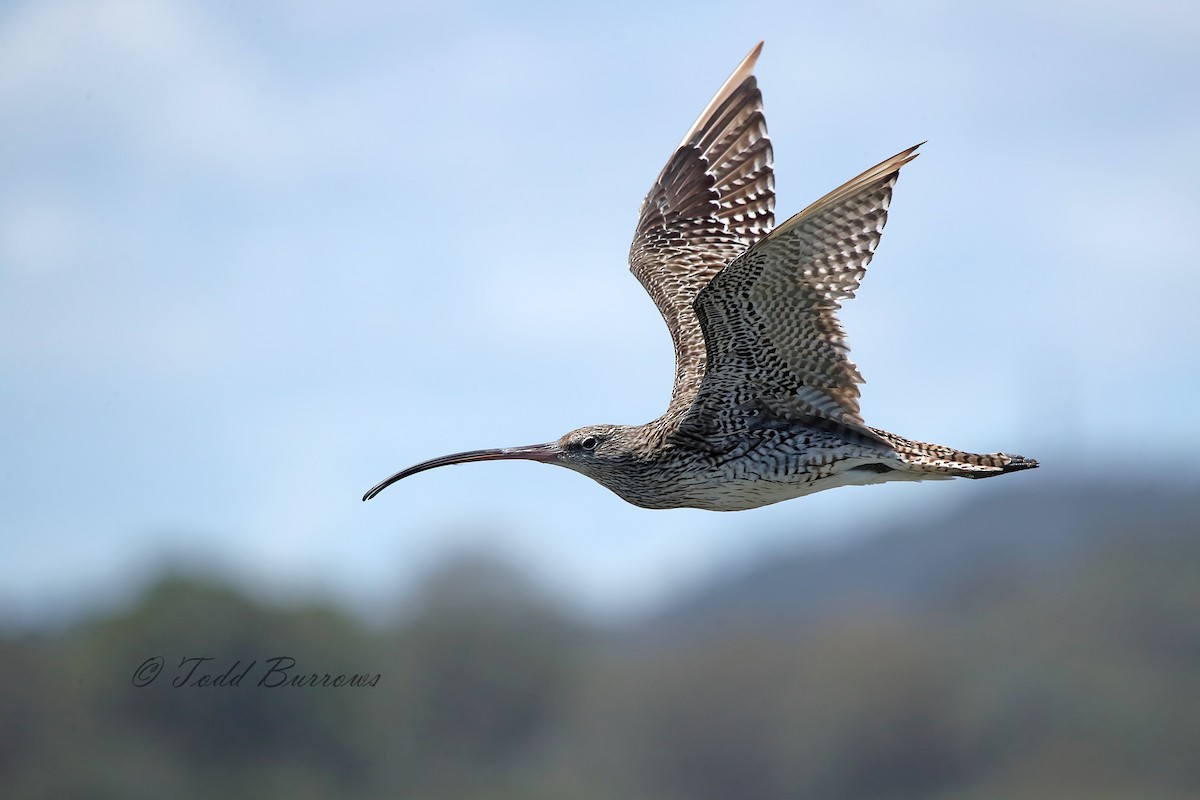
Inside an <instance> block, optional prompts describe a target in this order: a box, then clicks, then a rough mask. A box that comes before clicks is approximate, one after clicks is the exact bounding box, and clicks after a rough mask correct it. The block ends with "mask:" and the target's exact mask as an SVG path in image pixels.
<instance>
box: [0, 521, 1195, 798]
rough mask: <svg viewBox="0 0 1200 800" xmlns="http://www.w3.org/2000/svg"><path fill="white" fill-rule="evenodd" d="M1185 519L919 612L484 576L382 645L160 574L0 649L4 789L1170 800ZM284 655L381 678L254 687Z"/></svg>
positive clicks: (1179, 794)
mask: <svg viewBox="0 0 1200 800" xmlns="http://www.w3.org/2000/svg"><path fill="white" fill-rule="evenodd" d="M1018 502H1019V501H1018ZM1191 502H1192V503H1193V505H1195V501H1191ZM1059 510H1060V511H1061V508H1060V509H1059ZM967 518H969V515H968V516H967ZM1198 519H1200V514H1191V515H1180V514H1178V513H1174V514H1173V515H1172V517H1171V518H1169V519H1157V520H1155V521H1154V524H1153V525H1151V524H1150V523H1149V522H1148V523H1147V524H1146V525H1144V526H1138V527H1137V528H1132V527H1129V526H1126V527H1124V528H1123V529H1121V530H1105V531H1103V532H1101V531H1100V529H1099V527H1096V526H1098V525H1099V523H1089V524H1092V525H1093V527H1095V529H1096V531H1097V533H1096V535H1095V539H1094V541H1093V542H1092V543H1090V544H1088V543H1085V544H1084V545H1083V546H1081V547H1079V548H1077V549H1076V550H1073V551H1072V552H1071V553H1070V554H1069V556H1064V557H1061V558H1060V559H1059V562H1058V563H1057V565H1056V566H1055V568H1054V569H1041V568H1039V569H1015V570H1007V569H999V570H997V569H987V570H984V571H983V572H975V573H971V572H967V571H964V570H965V569H966V568H965V567H964V566H963V563H965V562H962V560H961V559H960V560H950V561H952V562H953V563H949V565H948V566H947V567H946V569H947V570H951V571H956V572H955V574H956V576H957V578H958V579H957V580H945V581H943V585H944V587H945V588H944V590H942V591H940V592H938V593H933V594H930V592H929V591H928V587H927V586H926V587H925V589H924V590H923V593H922V595H921V602H919V603H917V602H913V603H905V602H901V600H902V599H903V597H906V596H908V595H907V594H904V593H903V592H901V593H900V594H897V595H896V597H897V598H900V599H899V600H887V601H886V602H885V601H883V600H881V599H880V597H881V596H879V595H876V596H870V597H868V596H866V595H863V594H862V593H857V592H855V591H850V590H848V589H847V588H846V587H847V586H849V585H850V583H848V581H849V580H850V579H849V578H846V579H845V580H843V581H842V582H841V583H840V584H839V583H838V581H837V580H836V575H833V576H828V579H829V581H830V585H831V586H834V587H835V590H831V591H830V593H828V594H827V595H823V597H824V598H825V600H823V601H822V600H821V599H820V597H810V600H812V601H813V602H815V603H817V605H818V608H817V610H816V611H814V609H813V608H811V607H810V608H805V609H796V612H795V614H793V615H790V616H789V615H788V614H786V613H783V614H781V611H780V609H781V605H780V603H779V602H778V601H773V602H772V604H771V608H770V609H769V610H764V611H763V612H762V613H761V614H758V615H756V614H755V613H754V612H753V609H751V608H750V607H749V606H746V605H743V606H742V607H739V609H738V613H737V614H728V613H722V612H721V609H719V608H716V607H706V610H704V612H703V614H701V615H700V617H696V616H694V615H693V616H692V617H691V618H689V621H688V624H687V625H686V626H673V625H672V624H671V623H669V622H660V623H658V624H656V625H651V626H643V627H642V628H641V629H640V630H635V629H633V628H631V629H629V630H626V631H618V632H616V633H613V632H611V631H609V632H604V633H601V632H599V631H593V630H590V629H588V628H586V627H585V626H582V625H580V624H578V623H572V622H570V621H568V620H567V619H566V618H565V617H564V616H563V615H562V614H561V613H559V611H558V610H557V609H556V608H555V607H554V606H553V604H551V603H549V602H548V601H547V600H545V599H544V598H542V597H540V596H539V595H538V594H537V593H536V592H535V591H533V590H532V589H531V588H530V587H529V586H527V585H526V584H525V583H524V582H523V581H522V580H521V579H520V578H519V577H517V576H515V575H513V574H512V573H511V572H509V571H506V570H505V569H504V568H502V567H500V566H498V565H496V564H492V563H489V562H481V561H478V560H476V561H464V562H462V563H459V564H456V565H451V566H450V567H449V568H447V569H446V570H445V571H443V572H442V573H441V574H440V575H438V576H436V577H435V578H434V579H432V580H431V581H430V583H429V585H428V586H427V587H426V591H425V592H424V594H423V596H422V597H423V599H422V601H421V603H420V604H419V605H418V606H417V607H416V608H415V609H414V610H413V612H412V613H411V614H410V615H409V616H407V617H406V618H404V619H403V620H402V621H400V622H397V623H395V624H394V625H393V626H392V627H390V628H387V629H378V628H370V627H368V626H365V625H363V624H361V623H359V622H358V621H356V620H354V619H352V618H349V617H346V616H345V615H343V614H340V613H338V612H335V611H333V610H331V609H329V608H323V607H317V606H310V607H302V608H280V607H270V606H266V605H263V604H261V603H259V602H255V601H253V600H251V599H249V598H248V597H247V596H245V595H243V594H241V593H239V592H237V591H234V590H232V589H230V588H228V587H223V586H219V585H213V584H210V583H206V582H204V581H199V580H196V579H194V578H191V579H189V578H181V577H168V578H165V579H164V580H163V581H162V582H160V583H159V584H158V585H157V586H155V587H154V588H153V589H152V590H151V591H149V592H148V593H147V594H146V595H145V596H144V597H142V598H141V600H140V602H139V603H138V604H137V605H136V607H134V608H132V609H131V610H129V611H128V612H126V613H122V614H118V615H114V616H111V617H109V618H105V619H101V620H96V621H91V622H88V623H84V624H80V625H79V626H78V627H76V628H74V629H71V630H68V631H65V632H59V633H56V634H44V635H41V636H25V637H9V638H0V675H2V680H0V796H3V797H5V798H14V799H22V798H50V797H54V798H73V797H80V798H83V797H87V798H106V797H112V798H123V799H124V798H141V797H145V798H151V797H153V798H158V797H175V798H184V799H185V800H187V798H200V797H212V796H224V797H230V798H261V797H267V796H286V797H289V798H307V797H314V798H315V797H329V796H337V797H341V798H357V797H362V798H367V797H372V798H373V797H381V796H394V797H404V798H413V799H414V800H474V799H475V798H478V799H479V800H484V799H485V798H486V800H506V799H507V798H513V799H514V800H515V799H516V798H522V800H540V799H541V798H545V799H546V800H550V798H562V797H571V798H579V799H580V800H607V799H608V798H614V799H615V798H621V799H622V800H639V799H641V798H646V799H647V800H648V799H649V798H655V799H656V800H675V799H676V798H677V799H678V800H683V798H689V799H695V800H708V799H711V800H717V798H738V799H739V800H774V799H775V798H796V797H814V798H823V799H826V798H827V799H829V800H839V799H842V800H850V799H851V798H853V799H854V800H909V799H910V798H911V799H913V800H915V799H916V798H922V800H951V799H952V798H953V800H1000V798H1003V799H1004V800H1058V799H1059V798H1062V797H1089V798H1093V799H1094V800H1110V798H1111V800H1117V798H1122V799H1123V798H1128V797H1137V798H1141V799H1142V800H1183V798H1194V797H1196V796H1200V759H1197V758H1196V742H1198V741H1200V713H1198V710H1200V708H1198V706H1197V698H1200V578H1198V577H1197V576H1200V535H1197V534H1200V526H1197V525H1196V524H1195V523H1196V521H1197V520H1198ZM956 524H959V523H956ZM1064 524H1065V523H1064ZM976 532H977V531H976ZM1052 533H1053V531H1050V530H1047V532H1046V537H1050V536H1051V534H1052ZM1101 533H1102V534H1103V535H1101ZM959 535H960V536H962V537H970V536H971V535H972V531H971V530H969V529H963V530H960V531H959ZM1023 541H1027V542H1037V541H1039V539H1038V537H1037V536H1026V537H1024V538H1023ZM1014 546H1015V545H1014ZM1031 546H1032V545H1031ZM1036 560H1037V559H1032V561H1031V563H1033V561H1036ZM812 568H813V566H812V564H808V565H807V566H805V569H810V570H811V569H812ZM831 569H833V567H831ZM855 569H857V570H859V573H861V574H867V575H874V574H876V573H874V572H871V571H867V572H862V570H861V569H860V568H859V567H855ZM777 577H778V576H777ZM726 590H727V591H728V587H726ZM898 591H899V590H898ZM907 591H908V590H907V589H905V590H904V592H907ZM710 606H711V604H710ZM697 619H700V620H703V619H707V620H709V624H708V625H699V626H698V625H697V624H696V622H697ZM685 628H686V631H685V633H681V631H684V630H685ZM155 655H161V656H162V657H163V658H164V667H163V670H162V672H161V673H160V674H159V675H158V677H157V679H155V680H154V681H153V682H152V683H151V684H150V685H148V686H144V687H137V686H134V685H133V678H134V675H135V672H136V671H137V670H138V668H139V665H141V664H142V663H143V662H144V661H145V660H146V659H147V658H149V657H151V656H155ZM281 655H286V656H289V657H291V658H293V659H295V662H296V669H295V670H294V672H295V673H296V674H300V673H311V672H313V671H316V672H318V673H321V674H323V673H331V674H335V675H336V674H346V675H350V674H354V673H367V674H375V673H378V674H379V676H380V678H379V682H378V684H377V685H376V686H374V687H345V686H343V687H338V688H334V687H295V686H285V687H279V688H274V689H268V688H262V687H259V686H257V685H256V682H257V680H258V679H259V678H260V677H261V676H262V674H263V673H264V671H265V669H266V667H265V666H264V664H265V661H266V659H270V658H272V657H275V656H281ZM188 656H205V657H211V658H212V659H213V660H212V661H211V662H206V664H212V665H213V667H212V668H211V669H209V668H208V667H204V668H203V669H198V672H197V674H204V673H206V672H207V673H211V674H212V675H213V676H216V675H217V674H220V673H226V672H229V668H230V667H231V666H232V665H235V664H238V663H240V664H241V665H242V666H239V667H238V669H242V668H244V665H246V664H248V663H249V661H251V660H254V661H256V662H257V663H256V665H255V666H254V667H253V669H251V671H249V672H247V675H246V679H245V680H244V682H243V683H242V684H241V685H239V686H237V687H229V686H225V687H220V686H184V687H179V688H177V687H175V686H172V685H171V679H172V678H173V677H175V676H176V675H177V673H178V671H179V670H178V669H177V665H178V661H179V659H181V658H183V657H188ZM235 671H236V670H235Z"/></svg>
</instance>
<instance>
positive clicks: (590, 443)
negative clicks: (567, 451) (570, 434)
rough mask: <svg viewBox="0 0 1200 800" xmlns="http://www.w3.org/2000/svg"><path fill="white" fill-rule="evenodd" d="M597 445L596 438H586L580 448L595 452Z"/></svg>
mask: <svg viewBox="0 0 1200 800" xmlns="http://www.w3.org/2000/svg"><path fill="white" fill-rule="evenodd" d="M596 444H597V442H596V437H595V436H585V437H584V438H583V441H581V442H580V443H579V446H580V447H582V448H583V449H584V450H595V449H596Z"/></svg>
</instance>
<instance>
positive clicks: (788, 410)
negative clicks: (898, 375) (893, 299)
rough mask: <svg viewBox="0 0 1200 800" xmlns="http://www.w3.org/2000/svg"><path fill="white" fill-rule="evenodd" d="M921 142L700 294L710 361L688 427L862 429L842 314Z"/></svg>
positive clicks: (769, 240) (845, 188)
mask: <svg viewBox="0 0 1200 800" xmlns="http://www.w3.org/2000/svg"><path fill="white" fill-rule="evenodd" d="M917 147H920V145H917V146H916V147H911V148H909V149H908V150H905V151H904V152H902V153H898V154H896V155H895V156H893V157H892V158H889V159H887V160H886V161H883V162H881V163H879V164H877V165H876V166H874V167H872V168H871V169H869V170H867V171H866V172H864V173H862V174H861V175H859V176H858V177H856V178H854V179H853V180H850V181H848V182H846V183H845V184H843V185H842V186H839V187H838V188H837V189H834V190H833V191H832V192H830V193H829V194H827V195H825V196H824V197H822V198H821V199H820V200H818V201H816V202H815V203H813V204H812V205H810V206H808V208H806V209H804V210H803V211H801V212H800V213H799V214H796V215H795V216H793V217H791V218H790V219H788V220H787V221H786V222H784V223H783V224H781V225H780V226H779V227H778V228H776V229H774V230H773V231H771V232H770V233H769V234H768V235H767V236H766V237H764V238H762V239H761V240H760V241H759V242H757V243H756V244H755V245H754V246H753V247H751V248H750V249H749V250H747V251H746V252H744V253H743V254H742V255H740V256H739V257H738V258H737V259H736V260H735V261H733V262H732V263H731V264H729V266H727V267H726V268H725V269H724V270H722V271H721V272H719V273H718V274H717V275H716V276H715V277H714V278H713V279H712V281H711V282H709V283H708V284H707V285H706V286H705V287H704V288H703V289H702V290H701V291H700V292H699V293H698V294H697V297H696V301H695V311H696V315H697V320H698V321H699V324H700V327H701V329H702V331H703V334H704V338H705V343H706V353H707V363H706V369H705V374H704V378H703V381H702V383H701V386H700V389H699V392H698V394H697V397H696V399H695V402H694V403H693V405H692V407H691V408H690V409H689V411H688V412H687V415H686V418H685V419H684V420H683V422H682V427H683V428H684V429H685V432H690V433H691V434H694V435H711V434H712V433H713V432H714V431H718V430H736V429H738V427H739V424H740V425H745V424H746V422H745V419H742V420H741V421H740V422H739V420H737V419H734V418H733V417H737V416H740V417H743V418H749V417H753V416H755V415H758V414H760V413H763V412H766V413H768V414H770V415H772V416H774V417H777V418H786V419H798V418H805V419H816V420H818V421H819V420H824V421H826V422H832V423H834V424H837V425H843V426H847V427H852V428H856V429H862V430H865V429H863V428H862V426H863V422H862V417H861V416H860V414H859V405H858V399H859V389H858V387H859V384H861V383H862V376H861V375H860V374H859V372H858V369H857V368H856V367H855V366H854V363H853V362H852V361H850V357H849V352H850V348H849V346H848V344H847V343H846V335H845V332H844V331H843V329H842V326H841V324H840V323H839V322H838V319H837V316H836V312H837V310H838V308H839V307H840V306H841V303H842V301H844V300H847V299H849V298H851V297H853V296H854V293H855V291H856V290H857V289H858V285H859V282H860V281H861V280H862V277H863V275H864V274H865V271H866V267H867V264H869V263H870V261H871V258H872V256H873V255H874V253H875V248H876V247H877V246H878V244H879V239H880V236H881V235H882V233H883V226H884V224H885V223H886V222H887V213H888V206H889V204H890V202H891V198H892V189H893V187H894V186H895V184H896V179H897V178H898V177H899V174H900V168H901V167H902V166H904V165H905V164H907V163H908V162H909V161H911V160H912V159H914V158H916V156H917V152H916V150H917Z"/></svg>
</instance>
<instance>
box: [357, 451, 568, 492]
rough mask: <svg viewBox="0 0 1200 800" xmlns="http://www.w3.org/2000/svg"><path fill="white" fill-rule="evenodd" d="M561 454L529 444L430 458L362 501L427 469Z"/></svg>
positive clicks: (549, 459) (379, 485)
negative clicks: (470, 462)
mask: <svg viewBox="0 0 1200 800" xmlns="http://www.w3.org/2000/svg"><path fill="white" fill-rule="evenodd" d="M561 453H562V448H561V447H559V446H558V445H557V444H556V443H554V442H550V443H548V444H530V445H526V446H524V447H498V448H494V449H492V450H468V451H467V452H465V453H453V454H451V455H448V456H441V457H440V458H431V459H429V460H428V461H422V462H421V463H420V464H415V465H414V466H411V467H409V468H408V469H406V470H402V471H400V472H397V473H396V474H395V475H393V476H392V477H390V478H387V479H386V480H383V481H381V482H379V483H377V484H376V485H375V486H373V487H372V488H371V490H370V491H368V492H367V493H366V494H364V495H363V501H364V502H365V501H367V500H370V499H371V498H372V497H374V496H375V495H377V494H379V493H380V492H382V491H383V490H384V489H386V488H387V487H389V486H391V485H392V484H393V483H395V482H396V481H399V480H404V479H405V478H407V477H408V476H409V475H416V474H417V473H418V472H424V471H425V470H427V469H433V468H434V467H446V466H449V465H450V464H466V463H467V462H469V461H503V460H506V459H524V460H526V461H542V462H554V461H557V460H558V457H559V455H560V454H561Z"/></svg>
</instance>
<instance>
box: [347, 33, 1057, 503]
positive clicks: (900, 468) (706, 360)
mask: <svg viewBox="0 0 1200 800" xmlns="http://www.w3.org/2000/svg"><path fill="white" fill-rule="evenodd" d="M761 49H762V44H761V43H760V44H759V45H758V46H757V47H755V48H754V50H753V51H751V53H750V54H749V55H748V56H747V57H746V58H745V59H744V60H743V61H742V63H741V64H740V65H739V66H738V68H737V69H736V70H735V71H734V73H733V75H731V76H730V78H729V80H728V81H726V83H725V84H724V86H722V87H721V89H720V91H718V92H717V94H716V96H715V97H714V98H713V100H712V101H711V102H710V103H709V105H708V107H707V108H705V110H704V112H703V113H702V114H701V115H700V117H699V118H698V119H697V120H696V123H695V124H694V125H693V126H692V128H691V129H690V130H689V131H688V133H687V134H686V135H685V136H684V138H683V140H682V141H681V142H680V144H679V146H678V147H677V148H676V150H675V152H674V154H673V155H672V157H671V158H670V159H669V160H668V162H667V165H666V167H664V169H663V171H662V173H661V174H660V175H659V176H658V178H657V180H656V181H655V182H654V185H653V186H652V187H651V190H650V192H649V194H648V195H647V196H646V199H645V201H644V202H643V203H642V208H641V212H640V214H639V218H638V224H637V228H636V231H635V234H634V239H633V244H632V246H631V247H630V253H629V263H630V269H631V271H632V272H633V274H634V275H635V276H636V277H637V278H638V280H639V281H640V282H641V283H642V285H643V286H644V287H645V289H646V291H647V293H648V294H649V295H650V297H651V298H652V299H653V300H654V303H655V305H656V306H658V309H659V311H660V312H661V313H662V316H663V319H664V320H665V321H666V323H667V328H668V330H669V331H670V333H671V339H672V341H673V342H674V345H675V382H674V388H673V391H672V395H671V402H670V404H669V406H668V408H667V411H666V412H665V413H664V414H663V416H662V417H660V418H658V419H657V420H654V421H653V422H650V423H647V424H645V425H638V426H623V425H597V426H589V427H585V428H580V429H579V430H577V431H572V432H571V433H568V434H567V435H565V436H563V437H562V438H560V439H559V440H558V441H556V442H551V443H548V444H545V445H533V446H529V447H521V448H501V449H495V450H477V451H471V452H468V453H459V454H455V455H452V456H444V457H442V458H437V459H433V460H431V461H426V462H423V463H421V464H417V465H415V466H413V467H410V468H409V469H407V470H404V471H402V472H399V473H397V474H396V475H393V476H392V477H391V478H388V479H387V480H385V481H383V482H382V483H380V484H379V485H377V486H376V487H375V488H373V489H372V490H371V491H369V492H368V493H367V495H366V496H365V497H364V498H363V499H370V498H371V497H373V496H374V495H376V494H378V493H379V492H380V491H382V490H383V489H384V488H386V487H387V486H389V485H391V484H392V483H394V482H395V481H397V480H400V479H401V478H404V477H407V476H409V475H412V474H415V473H417V472H421V471H424V470H426V469H431V468H433V467H438V466H444V465H447V464H454V463H462V462H467V461H483V460H497V459H529V460H536V461H543V462H545V463H552V464H558V465H559V466H565V467H568V468H570V469H573V470H575V471H577V472H581V473H583V474H585V475H588V476H589V477H592V478H594V479H595V480H597V481H598V482H600V483H602V484H604V485H605V486H607V487H608V488H610V489H612V490H613V491H614V492H616V493H617V494H619V495H620V496H621V497H623V498H625V499H626V500H628V501H629V502H631V503H634V504H636V505H640V506H644V507H647V508H678V507H692V508H704V509H710V510H717V511H731V510H741V509H747V508H755V507H757V506H762V505H766V504H769V503H775V502H778V501H780V500H787V499H790V498H792V497H798V496H801V495H804V494H811V493H812V492H816V491H821V490H823V489H829V488H833V487H836V486H847V485H863V484H870V483H882V482H885V481H892V480H909V481H912V480H925V479H938V478H953V477H969V478H983V477H990V476H994V475H1001V474H1004V473H1007V472H1014V471H1017V470H1022V469H1029V468H1032V467H1036V466H1037V462H1036V461H1033V460H1032V459H1027V458H1024V457H1022V456H1015V455H1007V454H1004V453H994V454H989V455H980V454H975V453H967V452H962V451H958V450H954V449H952V448H948V447H943V446H940V445H933V444H926V443H923V442H915V441H910V440H908V439H904V438H902V437H899V436H896V435H894V434H891V433H887V432H886V431H881V430H877V429H875V428H871V427H868V426H867V425H865V424H864V422H863V419H862V417H861V415H860V413H859V403H858V400H859V389H858V387H859V384H861V383H862V376H861V375H859V373H858V370H857V368H856V367H855V366H854V364H853V363H852V362H851V361H850V359H849V347H848V345H847V343H846V337H845V333H844V331H843V330H842V327H841V324H840V323H839V321H838V319H837V316H836V312H837V310H838V308H839V307H840V305H841V303H842V301H844V300H847V299H849V298H851V297H853V296H854V293H855V291H856V290H857V288H858V284H859V281H860V280H861V279H862V277H863V274H864V272H865V270H866V267H867V265H868V264H869V263H870V261H871V258H872V256H873V255H874V252H875V248H876V246H877V245H878V244H879V239H880V236H881V235H882V233H883V227H884V224H885V222H886V221H887V212H888V205H889V204H890V202H891V198H892V189H893V187H894V186H895V184H896V179H897V178H898V177H899V173H900V168H901V167H903V166H904V165H905V164H907V163H908V162H909V161H911V160H912V159H914V158H916V156H917V152H916V151H917V147H911V148H909V149H907V150H904V151H903V152H901V153H898V154H897V155H895V156H893V157H891V158H889V159H886V160H885V161H883V162H881V163H880V164H878V165H876V166H874V167H872V168H871V169H869V170H867V171H866V172H864V173H862V174H861V175H859V176H858V177H856V178H854V179H852V180H850V181H848V182H846V183H845V184H843V185H842V186H840V187H838V188H837V189H835V190H833V191H832V192H830V193H829V194H827V195H825V196H824V197H822V198H821V199H820V200H817V201H816V202H815V203H812V204H811V205H809V206H808V207H807V208H805V209H804V210H803V211H801V212H800V213H798V214H796V215H795V216H793V217H791V218H789V219H788V220H786V221H785V222H783V223H782V224H780V225H779V226H775V225H774V204H775V190H774V174H773V170H772V165H773V153H772V149H771V143H770V140H769V139H768V138H767V130H766V122H765V119H764V117H763V112H762V95H761V93H760V91H759V89H758V85H757V81H756V80H755V78H754V76H753V68H754V63H755V61H756V60H757V58H758V54H759V52H760V51H761ZM918 147H919V145H918Z"/></svg>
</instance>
